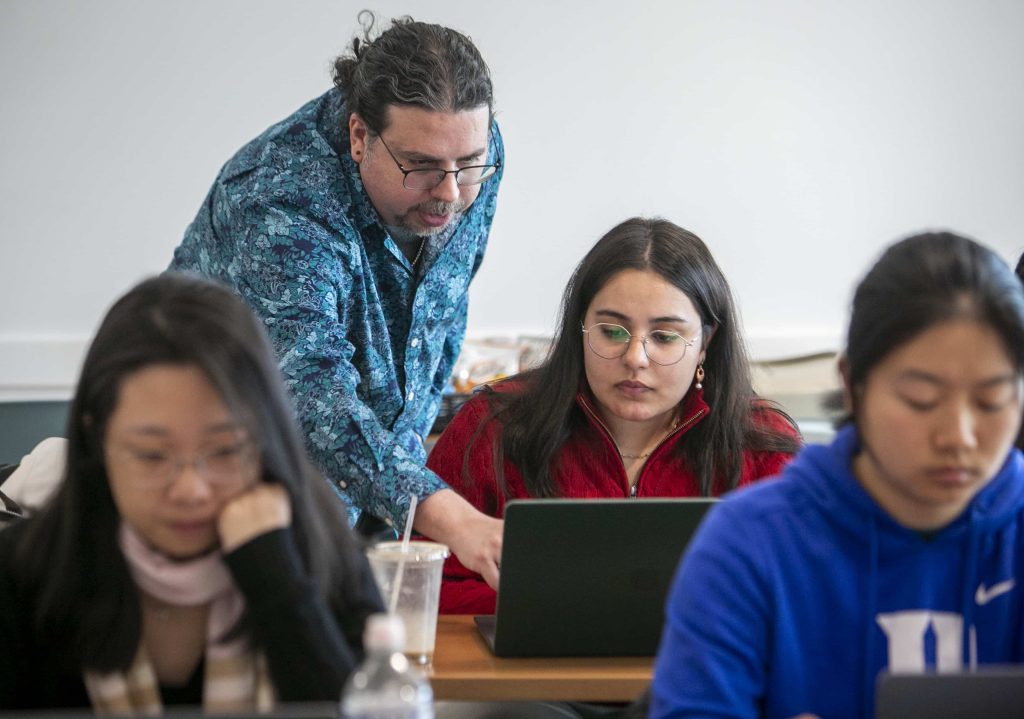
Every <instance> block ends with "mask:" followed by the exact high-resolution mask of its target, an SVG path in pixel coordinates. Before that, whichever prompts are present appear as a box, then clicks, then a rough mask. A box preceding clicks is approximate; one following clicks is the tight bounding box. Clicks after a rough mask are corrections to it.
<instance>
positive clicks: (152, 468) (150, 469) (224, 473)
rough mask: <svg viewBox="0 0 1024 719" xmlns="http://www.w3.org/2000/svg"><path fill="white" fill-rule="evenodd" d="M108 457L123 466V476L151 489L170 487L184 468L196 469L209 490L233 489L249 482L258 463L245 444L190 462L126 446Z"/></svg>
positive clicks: (223, 447) (213, 451)
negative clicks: (211, 488)
mask: <svg viewBox="0 0 1024 719" xmlns="http://www.w3.org/2000/svg"><path fill="white" fill-rule="evenodd" d="M111 455H112V456H114V457H116V458H117V459H119V460H120V461H121V462H123V463H124V466H125V468H126V472H129V473H130V475H131V476H132V477H134V478H135V480H136V481H137V482H139V483H140V484H143V485H145V486H146V487H147V488H153V489H157V488H160V489H163V488H166V487H168V486H170V485H171V484H173V483H174V481H175V480H176V479H177V478H178V477H180V476H181V472H182V470H183V469H184V468H185V467H190V468H193V469H195V471H196V473H198V474H199V476H200V477H202V478H203V479H204V480H206V482H207V483H208V484H209V485H210V486H214V487H228V486H235V485H238V484H241V483H242V482H243V481H245V480H247V479H249V476H250V472H251V470H252V469H253V467H255V465H256V459H257V451H256V448H255V447H254V446H253V445H252V443H251V442H248V441H241V442H233V443H231V444H225V445H220V446H217V447H213V448H210V449H207V450H204V451H203V452H200V453H199V454H198V455H196V456H195V457H192V458H191V459H185V458H183V457H175V456H173V455H171V454H169V453H167V452H164V451H162V450H150V449H142V448H140V447H128V446H122V447H118V448H116V449H114V450H112V451H111Z"/></svg>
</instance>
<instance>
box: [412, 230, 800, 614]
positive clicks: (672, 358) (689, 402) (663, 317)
mask: <svg viewBox="0 0 1024 719" xmlns="http://www.w3.org/2000/svg"><path fill="white" fill-rule="evenodd" d="M798 446H799V434H798V432H797V430H796V428H795V426H794V424H793V422H792V420H791V419H790V418H789V417H788V416H786V415H785V414H784V413H783V412H782V411H781V410H779V409H778V408H776V407H775V406H773V405H772V404H771V403H769V402H767V401H765V400H762V399H759V398H758V397H757V396H756V395H755V394H754V391H753V389H752V387H751V381H750V369H749V365H748V363H747V358H746V354H745V351H744V347H743V343H742V340H741V338H740V333H739V327H738V326H737V323H736V317H735V311H734V309H733V301H732V296H731V294H730V291H729V285H728V283H727V282H726V280H725V277H723V275H722V272H721V270H720V269H719V268H718V265H717V264H716V263H715V261H714V258H712V256H711V253H710V252H709V251H708V249H707V247H706V246H705V245H704V243H703V242H702V241H701V239H700V238H699V237H697V236H696V235H694V234H692V233H690V232H687V231H686V230H684V229H682V228H680V227H678V226H677V225H674V224H672V223H671V222H668V221H667V220H662V219H641V218H633V219H630V220H626V221H625V222H623V223H622V224H620V225H618V226H617V227H615V228H614V229H612V230H611V231H610V232H609V233H608V234H606V235H605V236H604V237H602V238H601V239H600V240H599V241H598V243H597V244H596V245H595V246H594V247H593V249H591V250H590V252H589V253H588V254H587V256H586V257H584V258H583V261H582V262H580V264H579V266H578V267H577V268H576V271H575V273H574V274H573V276H572V279H571V280H570V281H569V284H568V286H567V287H566V290H565V293H564V296H563V299H562V309H561V315H560V327H559V330H558V333H557V335H556V337H555V339H554V343H553V345H552V348H551V353H550V354H549V356H548V359H547V360H546V361H545V362H544V364H543V365H541V366H540V367H538V368H536V369H533V370H530V371H528V372H525V373H523V374H520V375H518V376H516V377H513V378H511V379H509V380H506V381H504V382H502V383H500V384H497V385H495V386H493V387H487V388H484V390H483V391H481V392H478V393H477V395H476V396H475V397H473V398H472V399H471V400H470V401H469V402H467V403H466V405H464V406H463V408H462V409H461V410H460V411H459V413H458V414H457V415H456V417H455V418H454V419H453V420H452V422H451V424H449V426H448V428H447V429H446V430H445V432H444V434H443V435H442V436H441V438H440V439H439V440H438V443H437V445H436V446H435V447H434V450H433V452H432V453H431V455H430V458H429V460H428V462H427V466H428V467H430V469H432V470H434V471H435V472H437V473H438V474H439V475H440V476H441V477H442V478H443V479H444V480H445V481H447V482H448V483H449V485H450V486H451V487H452V488H453V489H455V490H456V491H458V492H460V493H461V494H462V495H463V496H464V497H466V499H468V500H469V501H470V502H471V503H472V504H473V505H474V506H476V507H477V508H478V509H480V510H481V511H483V512H485V513H487V514H490V515H492V516H495V517H502V516H504V511H505V503H506V502H507V501H508V500H510V499H520V498H525V497H620V498H621V497H691V496H704V497H706V496H717V495H719V494H721V493H722V492H725V491H728V490H730V489H733V488H735V487H737V486H740V485H743V484H747V483H749V482H752V481H754V480H756V479H759V478H761V477H767V476H770V475H773V474H776V473H777V472H778V471H779V470H780V469H781V468H782V466H783V465H784V464H785V463H786V461H787V460H788V459H789V458H790V456H791V455H792V453H793V452H795V451H796V450H797V448H798ZM494 606H495V592H494V590H493V589H491V588H490V587H489V586H488V585H487V584H486V583H485V582H484V581H483V579H482V578H481V577H480V575H479V574H476V573H473V572H470V571H469V570H467V569H466V568H465V567H463V566H462V565H461V564H459V562H458V561H457V560H456V559H455V558H454V557H453V558H452V559H450V560H449V562H448V564H447V565H446V567H445V578H444V584H443V586H442V590H441V611H442V612H446V613H490V612H493V611H494Z"/></svg>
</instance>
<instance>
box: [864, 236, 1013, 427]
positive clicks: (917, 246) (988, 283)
mask: <svg viewBox="0 0 1024 719" xmlns="http://www.w3.org/2000/svg"><path fill="white" fill-rule="evenodd" d="M961 318H965V319H973V320H976V321H978V322H981V323H983V324H985V325H987V326H989V327H991V328H992V329H993V330H994V331H995V332H996V334H997V335H999V337H1000V339H1001V340H1002V341H1003V344H1004V345H1005V347H1006V352H1007V354H1008V355H1009V357H1010V358H1011V359H1012V360H1013V362H1014V365H1015V366H1016V369H1017V372H1018V373H1020V374H1024V288H1022V285H1021V282H1020V280H1019V279H1018V278H1017V277H1016V276H1015V275H1014V273H1013V272H1012V271H1011V270H1010V268H1009V266H1008V265H1007V264H1006V262H1004V261H1003V260H1002V259H1001V258H1000V257H999V256H998V255H997V254H996V253H995V252H993V251H992V250H990V249H988V248H986V247H983V246H982V245H980V244H978V243H977V242H974V241H973V240H970V239H968V238H966V237H962V236H960V235H956V234H953V233H951V232H934V233H924V234H920V235H914V236H912V237H908V238H906V239H904V240H902V241H900V242H897V243H896V244H894V245H892V246H890V247H889V248H888V249H887V250H886V251H885V252H884V253H883V254H882V256H881V257H880V258H879V259H878V261H877V262H876V263H875V264H874V266H873V267H872V268H871V269H870V270H869V271H868V273H867V275H866V276H865V277H864V279H863V280H861V282H860V284H859V285H858V286H857V289H856V291H855V293H854V296H853V308H852V311H851V314H850V330H849V333H848V334H847V339H846V352H845V365H846V375H847V376H846V382H847V389H848V390H849V392H850V395H851V399H852V405H853V406H852V414H851V415H850V416H848V417H846V419H845V421H847V422H848V421H850V420H855V419H856V415H857V405H858V402H859V400H858V394H859V390H860V389H861V388H862V387H863V386H864V382H865V381H866V380H867V378H868V375H869V374H870V373H871V371H872V370H873V369H874V368H875V366H877V365H878V363H879V362H881V361H882V360H883V359H884V358H885V357H886V356H887V355H888V354H889V353H890V352H892V351H893V350H894V349H896V348H898V347H900V346H901V345H903V344H905V343H906V342H908V341H910V340H911V339H913V338H914V337H916V336H917V335H919V334H920V333H921V332H924V331H925V330H927V329H929V328H930V327H932V326H934V325H937V324H941V323H943V322H947V321H949V320H955V319H961Z"/></svg>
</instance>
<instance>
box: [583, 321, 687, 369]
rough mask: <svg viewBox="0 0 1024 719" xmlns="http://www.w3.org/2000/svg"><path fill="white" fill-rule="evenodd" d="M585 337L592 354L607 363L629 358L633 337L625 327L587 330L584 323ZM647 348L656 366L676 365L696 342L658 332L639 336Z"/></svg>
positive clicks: (600, 324)
mask: <svg viewBox="0 0 1024 719" xmlns="http://www.w3.org/2000/svg"><path fill="white" fill-rule="evenodd" d="M580 328H581V329H582V330H583V334H585V335H586V336H587V345H588V346H589V347H590V349H591V351H593V353H594V354H596V355H597V356H598V357H601V358H603V359H617V358H619V357H621V356H622V355H624V354H626V351H627V350H628V349H629V343H630V341H631V340H632V339H633V335H631V334H630V333H629V330H627V329H626V328H625V327H623V326H622V325H615V324H610V323H608V322H598V323H596V324H593V325H590V327H584V326H583V323H582V322H581V323H580ZM636 338H637V339H639V340H640V343H641V344H643V346H644V352H645V353H646V354H647V359H649V360H650V361H651V362H653V363H654V364H658V365H663V366H667V365H673V364H676V363H677V362H679V361H680V360H681V359H683V357H684V356H685V355H686V348H687V347H692V346H693V343H694V342H695V341H696V339H693V340H688V339H686V338H685V337H683V336H682V335H681V334H679V333H678V332H671V331H669V330H654V331H653V332H649V333H648V334H646V335H637V337H636Z"/></svg>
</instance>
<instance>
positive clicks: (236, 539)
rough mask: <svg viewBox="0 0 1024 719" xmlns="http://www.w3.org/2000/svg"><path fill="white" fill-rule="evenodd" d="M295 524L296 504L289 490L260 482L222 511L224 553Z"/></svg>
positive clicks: (220, 527) (219, 520)
mask: <svg viewBox="0 0 1024 719" xmlns="http://www.w3.org/2000/svg"><path fill="white" fill-rule="evenodd" d="M291 523H292V504H291V502H290V501H289V500H288V492H287V491H285V488H284V487H283V486H281V485H280V484H267V483H265V482H258V483H256V484H255V485H253V487H252V489H249V490H247V491H245V492H243V493H242V494H240V495H238V496H237V497H235V498H233V499H231V500H230V501H229V502H228V503H227V504H225V505H224V508H223V509H221V511H220V516H219V517H218V518H217V531H218V533H219V534H220V547H221V551H223V552H224V553H227V552H230V551H231V550H232V549H236V548H237V547H240V546H242V545H243V544H245V543H246V542H248V541H249V540H250V539H254V538H256V537H258V536H260V535H261V534H266V533H267V532H270V531H272V530H275V529H280V528H281V527H287V526H289V525H291Z"/></svg>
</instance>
